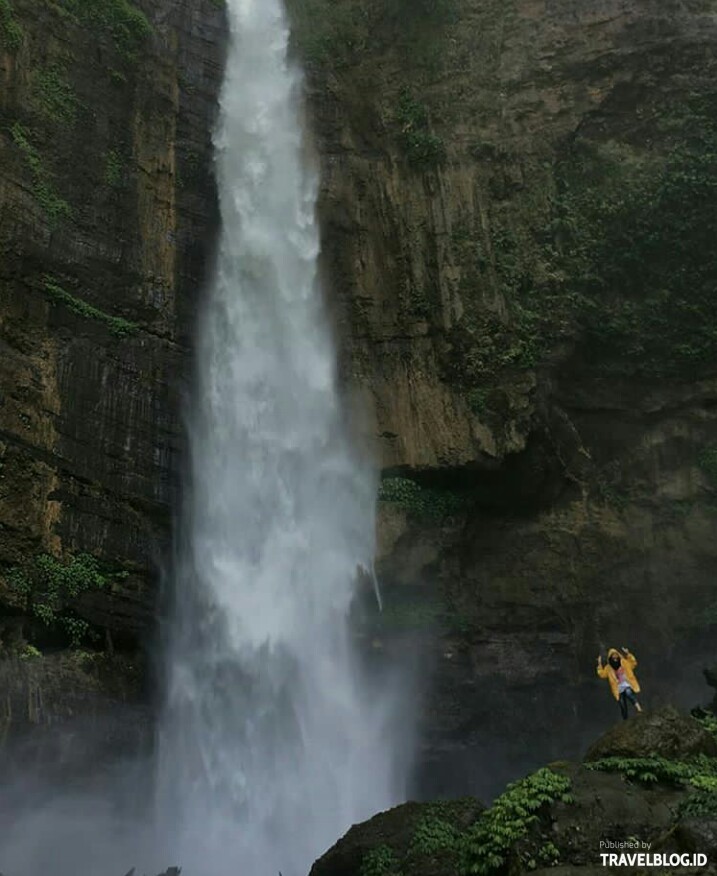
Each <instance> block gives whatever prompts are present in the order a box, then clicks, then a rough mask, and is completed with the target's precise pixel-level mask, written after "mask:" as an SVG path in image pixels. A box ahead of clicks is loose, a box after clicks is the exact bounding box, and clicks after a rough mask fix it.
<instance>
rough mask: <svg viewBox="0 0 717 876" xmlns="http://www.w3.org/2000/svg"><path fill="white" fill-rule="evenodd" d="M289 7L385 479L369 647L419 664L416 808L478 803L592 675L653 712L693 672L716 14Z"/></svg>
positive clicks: (566, 716)
mask: <svg viewBox="0 0 717 876" xmlns="http://www.w3.org/2000/svg"><path fill="white" fill-rule="evenodd" d="M289 6H290V9H291V10H292V12H293V15H294V19H295V33H296V48H297V52H298V53H299V54H300V55H301V56H302V58H303V59H304V61H305V63H306V65H307V69H308V94H309V104H310V108H311V111H312V115H313V119H314V126H315V131H316V136H317V140H318V151H319V153H320V156H321V162H322V172H323V188H322V193H321V217H322V220H323V227H324V234H325V242H324V243H325V245H324V254H325V263H326V272H327V275H328V276H329V278H330V281H331V287H330V288H331V289H332V292H333V295H334V298H333V303H334V307H335V313H336V322H337V335H338V336H339V337H340V339H341V343H342V373H343V375H344V378H345V380H346V383H347V385H348V386H350V387H351V388H352V390H353V393H354V394H355V396H356V397H357V399H358V402H359V404H363V405H364V406H365V407H366V408H368V410H369V411H370V415H369V417H368V424H367V425H366V431H367V433H368V434H369V435H370V436H371V440H372V441H373V446H374V448H375V455H376V458H377V459H378V460H379V461H380V464H381V466H382V469H383V475H384V480H383V483H382V493H381V497H382V503H381V515H380V521H379V543H380V549H381V556H380V561H379V574H380V578H381V580H382V583H383V586H384V595H385V597H386V602H387V609H386V613H385V614H384V617H383V619H382V620H380V621H379V622H378V641H376V640H374V644H375V645H376V646H377V647H378V646H380V647H384V648H387V649H389V650H391V649H393V652H394V653H402V652H408V651H410V652H411V653H416V654H418V655H423V657H425V656H426V655H427V654H430V655H432V662H433V667H434V673H435V675H434V678H433V684H432V686H431V687H430V691H429V692H427V694H426V696H427V699H426V701H425V714H426V723H425V727H424V742H423V749H422V761H423V764H424V767H423V770H422V779H421V787H422V788H423V789H424V790H425V791H426V792H427V793H439V792H442V791H445V790H451V791H456V790H460V791H465V792H476V791H477V792H478V793H482V794H488V793H491V792H492V791H493V790H495V789H496V788H497V787H498V786H499V785H500V784H501V783H502V782H503V781H504V780H505V779H507V778H509V777H510V776H512V775H515V774H516V772H518V771H520V770H521V769H523V768H525V767H528V766H531V765H534V764H537V763H539V762H541V761H542V760H545V759H549V758H550V757H551V756H557V755H558V754H559V753H561V752H562V755H561V756H564V754H565V752H566V751H567V752H569V753H572V754H573V755H574V754H576V753H577V752H578V751H579V750H580V746H581V745H582V744H584V740H585V739H586V738H587V737H588V736H589V734H590V733H591V732H594V725H595V722H598V723H604V722H609V721H610V720H612V719H613V718H614V713H615V711H616V706H615V705H614V703H613V702H612V700H611V699H610V697H609V695H608V694H607V692H606V691H605V690H603V689H602V688H601V687H600V686H599V684H598V682H597V680H596V679H595V677H594V671H593V666H594V663H595V657H596V654H597V653H598V651H599V650H602V652H603V653H605V650H606V649H607V648H608V647H609V646H611V645H613V644H615V645H623V644H627V645H630V647H631V648H632V649H633V650H635V651H636V652H637V653H638V656H640V657H641V658H642V661H641V662H642V665H641V668H640V670H641V672H642V677H643V680H644V688H645V697H646V700H647V702H648V704H655V703H657V702H659V701H661V700H663V699H676V700H678V701H680V702H683V703H684V704H688V703H690V701H691V699H692V698H693V697H694V698H695V699H697V698H698V697H700V696H701V695H702V692H701V691H699V690H698V689H697V686H696V685H695V684H694V683H693V682H692V681H691V680H690V679H692V678H696V677H697V673H696V672H695V670H696V669H698V668H699V667H700V666H701V665H703V664H704V663H706V662H707V660H708V658H709V657H710V656H711V655H713V654H714V645H713V643H712V641H711V637H713V635H714V624H715V621H717V614H716V612H715V608H716V606H717V591H716V590H715V585H714V580H715V570H716V568H717V515H716V514H715V511H714V508H715V504H714V501H715V490H716V488H717V466H715V461H716V460H717V454H716V452H715V448H716V447H717V419H716V417H715V401H716V400H717V379H716V375H717V370H716V368H715V362H716V361H717V357H716V355H715V354H717V348H716V347H715V338H717V335H715V334H714V333H715V330H716V329H717V310H716V309H715V305H714V289H715V282H716V281H717V262H715V259H714V257H713V255H712V247H711V246H710V245H709V243H708V237H707V236H706V235H709V234H710V233H711V230H713V229H714V228H715V219H716V218H717V215H716V214H715V209H714V198H713V195H712V191H713V187H714V184H715V182H714V181H715V179H717V165H716V164H715V161H714V152H713V145H714V143H715V142H716V141H715V140H714V131H715V127H714V126H715V121H716V120H717V114H716V113H715V107H716V106H717V104H716V103H715V91H714V87H713V76H714V70H715V48H716V46H717V16H716V10H717V7H716V6H715V4H714V3H711V2H702V0H695V2H686V3H670V2H668V3H665V2H633V0H602V2H597V3H589V4H584V3H578V2H574V0H508V2H505V0H496V2H493V0H460V2H459V0H456V2H449V0H444V2H439V3H433V4H431V3H426V4H421V3H413V4H409V3H404V2H401V0H393V2H389V3H372V2H369V0H366V2H358V0H339V2H334V3H331V4H328V3H325V2H322V0H313V2H301V3H299V2H298V0H296V2H290V3H289ZM708 229H711V230H710V231H708ZM375 633H376V630H375V629H372V630H371V634H372V635H374V634H375ZM413 649H416V650H415V652H414V650H413Z"/></svg>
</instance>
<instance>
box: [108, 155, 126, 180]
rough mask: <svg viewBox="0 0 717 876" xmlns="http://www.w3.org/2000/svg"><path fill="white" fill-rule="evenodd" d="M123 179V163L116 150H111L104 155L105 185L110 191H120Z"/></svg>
mask: <svg viewBox="0 0 717 876" xmlns="http://www.w3.org/2000/svg"><path fill="white" fill-rule="evenodd" d="M125 179H126V175H125V162H124V160H123V158H122V156H121V155H120V153H119V152H118V151H117V150H116V149H111V150H110V151H109V152H108V153H107V154H106V155H105V175H104V181H105V184H106V185H108V186H109V187H110V188H111V189H122V188H124V186H125Z"/></svg>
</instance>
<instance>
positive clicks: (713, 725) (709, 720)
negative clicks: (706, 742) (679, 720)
mask: <svg viewBox="0 0 717 876" xmlns="http://www.w3.org/2000/svg"><path fill="white" fill-rule="evenodd" d="M692 717H693V718H694V719H695V720H697V721H699V723H700V724H701V725H702V726H703V727H704V728H705V730H706V731H707V732H708V733H711V734H712V735H713V736H714V737H715V739H717V715H715V714H714V713H713V712H710V711H709V710H708V709H696V710H695V711H694V712H692Z"/></svg>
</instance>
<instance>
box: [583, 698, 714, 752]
mask: <svg viewBox="0 0 717 876" xmlns="http://www.w3.org/2000/svg"><path fill="white" fill-rule="evenodd" d="M698 754H705V755H708V756H709V757H717V740H715V738H714V736H712V735H711V734H710V733H708V732H707V730H705V728H704V727H702V725H701V724H700V723H699V722H698V721H696V720H695V719H694V718H690V717H688V716H687V715H682V714H680V712H678V711H677V709H673V708H671V707H668V708H665V709H661V710H659V711H657V712H643V713H642V714H641V715H637V716H636V717H634V718H632V719H630V720H629V721H624V722H622V723H621V724H617V725H616V726H615V727H613V728H612V729H611V730H608V732H607V733H605V735H604V736H601V737H600V739H598V740H597V742H595V743H594V744H593V745H592V746H591V747H590V749H589V750H588V753H587V754H586V756H585V760H586V761H597V760H602V759H603V758H607V757H623V758H638V757H649V756H651V755H657V756H659V757H665V758H670V759H673V760H684V759H686V758H690V757H693V756H695V755H698Z"/></svg>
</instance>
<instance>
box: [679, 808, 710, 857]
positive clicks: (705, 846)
mask: <svg viewBox="0 0 717 876" xmlns="http://www.w3.org/2000/svg"><path fill="white" fill-rule="evenodd" d="M675 839H676V840H677V842H678V843H679V845H680V848H681V849H683V850H684V851H685V852H689V853H691V854H694V853H699V852H701V853H703V854H705V855H707V857H708V858H709V859H710V860H712V861H714V860H715V858H717V819H715V818H689V819H686V820H685V821H683V822H681V823H680V824H679V826H678V827H677V830H676V831H675Z"/></svg>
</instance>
